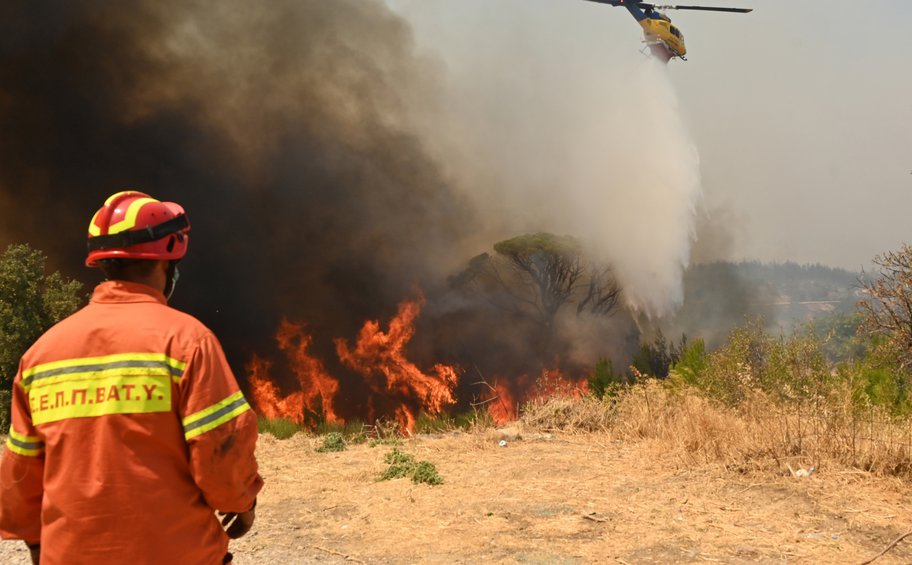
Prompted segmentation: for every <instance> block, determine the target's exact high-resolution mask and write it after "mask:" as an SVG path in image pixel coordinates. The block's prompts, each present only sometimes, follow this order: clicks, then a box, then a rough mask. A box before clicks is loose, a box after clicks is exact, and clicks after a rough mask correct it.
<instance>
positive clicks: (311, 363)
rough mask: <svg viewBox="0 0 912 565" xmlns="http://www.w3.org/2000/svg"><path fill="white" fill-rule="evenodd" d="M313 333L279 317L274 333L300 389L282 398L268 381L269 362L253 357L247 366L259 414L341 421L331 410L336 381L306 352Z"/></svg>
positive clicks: (301, 420) (291, 418) (302, 421)
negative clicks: (280, 320) (276, 329)
mask: <svg viewBox="0 0 912 565" xmlns="http://www.w3.org/2000/svg"><path fill="white" fill-rule="evenodd" d="M312 341H313V336H311V335H309V334H306V333H304V326H303V325H301V324H295V323H292V322H289V321H288V320H282V323H281V324H280V325H279V330H278V331H277V332H276V342H277V343H278V345H279V349H281V350H282V352H283V353H284V354H285V356H286V357H287V358H288V361H289V365H290V366H291V369H292V371H294V373H295V376H296V377H297V380H298V384H299V385H300V387H301V390H299V391H297V392H294V393H292V394H290V395H288V396H285V397H281V396H280V394H279V390H278V388H277V387H276V386H275V384H274V383H273V382H272V380H270V378H269V373H270V371H271V369H272V363H271V362H270V361H269V360H266V359H262V358H259V357H257V356H254V358H253V359H252V360H251V362H250V363H249V364H248V365H247V372H248V374H249V375H250V384H251V388H252V391H253V401H254V403H255V404H256V405H257V407H258V408H259V411H260V414H262V415H263V416H265V417H267V418H272V419H274V418H286V419H288V420H292V421H294V422H296V423H298V424H302V425H304V424H307V423H309V422H308V420H311V419H314V420H320V419H321V418H322V419H323V420H325V421H327V422H330V423H341V419H340V418H339V417H338V416H337V415H336V411H335V410H334V409H333V400H334V399H335V397H336V394H337V393H338V391H339V381H337V380H336V379H334V378H333V377H332V376H330V375H329V374H328V373H327V372H326V370H325V369H324V367H323V363H322V362H321V361H320V360H319V359H317V358H315V357H313V356H311V355H310V354H308V352H307V349H308V347H309V346H310V344H311V342H312Z"/></svg>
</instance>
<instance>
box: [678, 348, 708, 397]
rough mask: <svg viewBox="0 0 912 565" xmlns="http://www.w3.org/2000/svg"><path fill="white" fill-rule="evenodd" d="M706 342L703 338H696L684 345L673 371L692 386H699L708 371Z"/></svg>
mask: <svg viewBox="0 0 912 565" xmlns="http://www.w3.org/2000/svg"><path fill="white" fill-rule="evenodd" d="M706 362H707V356H706V344H705V343H704V342H703V340H702V339H696V340H694V341H693V343H691V344H690V345H688V346H686V347H684V349H683V350H682V351H681V354H680V356H679V358H678V361H677V363H675V364H674V365H673V366H672V368H671V372H672V373H674V374H675V375H677V376H678V377H679V378H680V379H681V380H683V381H684V382H685V383H687V384H688V385H690V386H697V383H699V382H700V379H702V378H703V375H704V373H705V372H706Z"/></svg>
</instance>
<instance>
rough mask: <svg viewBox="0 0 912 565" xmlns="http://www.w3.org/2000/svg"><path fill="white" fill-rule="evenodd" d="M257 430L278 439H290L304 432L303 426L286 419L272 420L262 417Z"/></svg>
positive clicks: (258, 420)
mask: <svg viewBox="0 0 912 565" xmlns="http://www.w3.org/2000/svg"><path fill="white" fill-rule="evenodd" d="M257 429H259V431H260V433H261V434H272V436H273V437H275V438H276V439H288V438H290V437H291V436H293V435H295V434H296V433H298V432H300V431H301V430H302V428H301V426H299V425H298V424H296V423H295V422H292V421H291V420H287V419H285V418H276V419H274V420H270V419H268V418H264V417H262V416H260V417H259V418H257Z"/></svg>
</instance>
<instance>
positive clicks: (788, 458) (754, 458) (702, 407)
mask: <svg viewBox="0 0 912 565" xmlns="http://www.w3.org/2000/svg"><path fill="white" fill-rule="evenodd" d="M521 421H522V424H523V426H524V427H525V428H526V429H528V430H542V431H562V432H569V433H573V432H592V431H608V432H610V433H611V435H612V436H613V437H615V438H617V439H623V440H636V441H646V442H650V443H651V444H652V445H653V447H654V448H655V449H656V450H657V451H660V452H662V453H664V454H666V456H671V457H673V458H674V459H675V460H677V461H678V462H680V463H681V464H684V465H693V464H700V465H705V464H709V465H722V466H724V467H725V468H727V469H731V470H739V471H763V470H767V471H777V472H778V471H785V472H788V470H792V471H797V470H799V469H810V468H811V467H815V468H817V469H820V468H821V467H823V466H826V465H829V466H838V467H849V468H854V469H859V470H863V471H866V472H871V473H875V474H878V475H884V476H896V477H912V445H910V444H912V422H910V421H909V420H908V419H904V420H898V419H895V418H890V417H889V416H887V415H886V414H884V413H883V412H881V411H878V410H876V409H866V410H863V411H860V410H858V408H857V407H853V404H852V403H851V402H850V399H849V398H847V397H840V396H839V395H835V396H834V397H833V398H829V399H826V400H824V399H819V400H817V401H815V402H813V403H810V402H808V403H805V404H803V405H794V406H785V405H782V404H781V403H776V402H774V401H773V400H771V399H770V398H769V397H767V396H766V395H764V394H763V393H761V392H752V393H751V394H749V395H748V396H747V397H746V398H745V399H744V400H743V401H741V402H740V403H739V404H738V405H736V406H726V405H723V404H722V403H719V402H715V401H713V400H712V399H709V398H707V397H706V396H705V394H701V393H700V392H699V391H695V390H694V389H689V388H679V387H678V388H675V387H670V386H668V383H667V382H658V381H654V380H652V381H647V382H645V383H641V384H638V385H635V386H633V387H630V388H629V389H627V390H625V391H624V392H622V393H621V394H620V395H619V396H618V397H616V398H614V399H612V400H610V401H599V400H595V399H592V398H580V399H573V398H552V399H549V400H547V401H540V402H537V403H534V404H530V405H528V406H526V407H524V410H523V415H522V418H521Z"/></svg>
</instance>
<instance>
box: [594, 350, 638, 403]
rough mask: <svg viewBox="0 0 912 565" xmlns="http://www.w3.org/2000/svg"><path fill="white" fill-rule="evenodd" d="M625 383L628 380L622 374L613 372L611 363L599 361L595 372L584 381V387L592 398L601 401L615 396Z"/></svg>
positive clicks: (606, 360)
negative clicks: (586, 387) (585, 386)
mask: <svg viewBox="0 0 912 565" xmlns="http://www.w3.org/2000/svg"><path fill="white" fill-rule="evenodd" d="M627 382H628V379H627V377H626V376H625V375H624V374H622V373H617V372H615V370H614V365H612V364H611V361H609V360H608V359H599V361H598V363H596V364H595V370H594V371H593V373H592V375H590V376H589V379H588V380H587V381H586V385H587V386H588V388H589V392H590V393H591V394H592V396H594V397H596V398H599V399H602V398H605V397H609V398H610V397H613V396H616V395H617V391H618V389H619V388H620V387H621V386H623V385H625V384H627Z"/></svg>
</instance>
